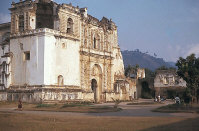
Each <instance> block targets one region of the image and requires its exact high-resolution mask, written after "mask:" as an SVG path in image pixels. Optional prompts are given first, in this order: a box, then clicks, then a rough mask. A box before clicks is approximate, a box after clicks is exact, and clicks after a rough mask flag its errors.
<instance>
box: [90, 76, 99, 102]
mask: <svg viewBox="0 0 199 131" xmlns="http://www.w3.org/2000/svg"><path fill="white" fill-rule="evenodd" d="M91 88H92V91H93V92H94V99H95V102H97V101H98V100H97V94H98V91H97V81H96V80H95V79H92V82H91Z"/></svg>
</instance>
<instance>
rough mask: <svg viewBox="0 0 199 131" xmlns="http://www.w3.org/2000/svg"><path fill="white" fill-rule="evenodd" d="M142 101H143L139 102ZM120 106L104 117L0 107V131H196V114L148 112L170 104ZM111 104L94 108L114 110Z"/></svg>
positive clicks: (198, 120)
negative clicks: (117, 109)
mask: <svg viewBox="0 0 199 131" xmlns="http://www.w3.org/2000/svg"><path fill="white" fill-rule="evenodd" d="M140 101H145V100H140ZM170 103H171V102H165V103H164V104H149V105H127V103H126V102H123V103H121V104H120V105H119V107H120V108H122V109H123V110H122V111H118V112H106V113H71V112H49V111H17V110H15V109H16V107H12V106H10V107H9V106H6V107H5V106H4V107H2V106H0V131H5V130H6V131H7V130H8V131H10V130H11V131H12V130H13V131H16V130H20V131H21V130H22V131H23V130H24V131H38V130H41V131H44V130H50V131H51V130H52V131H59V130H61V131H62V130H63V131H134V130H142V131H150V130H158V131H160V130H161V131H162V130H165V131H167V130H170V131H172V130H174V131H177V130H180V131H187V130H189V131H198V130H199V124H198V122H199V115H198V114H196V113H159V112H152V111H151V110H153V109H155V108H157V107H160V106H163V105H167V104H170ZM113 105H114V103H104V104H97V105H96V106H110V107H111V106H113Z"/></svg>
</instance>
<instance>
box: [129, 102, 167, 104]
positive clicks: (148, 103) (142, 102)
mask: <svg viewBox="0 0 199 131" xmlns="http://www.w3.org/2000/svg"><path fill="white" fill-rule="evenodd" d="M154 104H163V103H161V102H132V103H127V105H154Z"/></svg>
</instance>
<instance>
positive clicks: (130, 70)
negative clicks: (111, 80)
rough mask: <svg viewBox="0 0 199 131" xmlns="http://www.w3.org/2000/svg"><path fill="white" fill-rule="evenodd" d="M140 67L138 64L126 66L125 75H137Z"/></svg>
mask: <svg viewBox="0 0 199 131" xmlns="http://www.w3.org/2000/svg"><path fill="white" fill-rule="evenodd" d="M138 68H139V65H136V66H131V65H128V66H127V67H126V68H125V76H126V77H130V76H131V75H132V74H133V75H135V76H136V75H137V69H138Z"/></svg>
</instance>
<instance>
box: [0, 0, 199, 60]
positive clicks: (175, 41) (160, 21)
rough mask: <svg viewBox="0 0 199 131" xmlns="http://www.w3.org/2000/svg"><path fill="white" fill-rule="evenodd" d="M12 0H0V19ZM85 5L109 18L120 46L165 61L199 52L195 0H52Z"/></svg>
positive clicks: (6, 15) (197, 4)
mask: <svg viewBox="0 0 199 131" xmlns="http://www.w3.org/2000/svg"><path fill="white" fill-rule="evenodd" d="M12 1H15V2H17V1H19V0H1V2H0V6H1V8H0V23H2V22H6V21H8V20H9V11H8V10H7V8H9V7H10V3H11V2H12ZM54 1H55V2H57V3H70V2H71V3H72V4H73V5H75V6H77V5H79V7H88V13H89V14H91V15H93V16H94V17H96V18H98V19H101V18H102V17H103V16H106V17H107V18H112V19H113V21H114V22H115V23H116V24H117V26H118V37H119V45H120V47H121V49H122V50H126V49H128V50H135V49H140V50H141V51H142V52H149V54H151V55H153V54H154V53H156V54H157V55H158V56H157V57H162V58H164V59H165V60H166V61H176V60H177V59H178V57H179V56H182V57H186V56H187V55H189V54H190V53H195V54H197V55H198V56H199V0H54Z"/></svg>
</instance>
